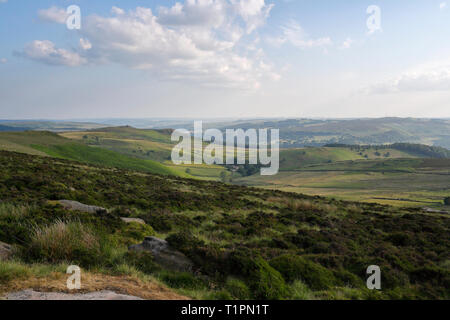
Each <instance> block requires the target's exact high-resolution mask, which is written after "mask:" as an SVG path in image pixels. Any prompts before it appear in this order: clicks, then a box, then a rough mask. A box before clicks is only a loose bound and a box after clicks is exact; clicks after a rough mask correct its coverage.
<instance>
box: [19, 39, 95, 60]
mask: <svg viewBox="0 0 450 320" xmlns="http://www.w3.org/2000/svg"><path fill="white" fill-rule="evenodd" d="M18 54H19V55H20V56H23V57H26V58H28V59H31V60H34V61H38V62H42V63H45V64H48V65H64V66H70V67H75V66H80V65H83V64H86V63H87V60H86V59H85V58H83V57H81V56H80V55H79V54H78V53H76V52H73V51H68V50H65V49H58V48H55V45H54V44H53V42H51V41H48V40H43V41H40V40H35V41H33V42H32V43H29V44H28V45H26V46H25V48H24V50H23V51H22V52H20V53H18Z"/></svg>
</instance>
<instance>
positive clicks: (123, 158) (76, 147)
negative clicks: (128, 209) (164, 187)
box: [0, 131, 187, 176]
mask: <svg viewBox="0 0 450 320" xmlns="http://www.w3.org/2000/svg"><path fill="white" fill-rule="evenodd" d="M0 148H2V149H3V150H7V151H16V152H23V153H28V154H35V155H47V156H51V157H55V158H62V159H70V160H77V161H80V162H85V163H90V164H96V165H103V166H109V167H116V168H120V169H130V170H139V171H144V172H149V173H157V174H172V175H182V176H187V175H186V174H182V173H179V172H177V171H174V170H172V169H170V168H168V167H166V166H164V165H163V164H161V163H159V162H156V161H152V160H145V159H139V158H134V157H130V156H127V155H124V154H121V153H118V152H114V151H110V150H106V149H102V148H95V147H91V146H88V145H85V144H83V143H79V142H76V141H73V140H70V139H67V138H64V137H62V136H60V135H58V134H56V133H51V132H46V131H26V132H14V133H10V132H0Z"/></svg>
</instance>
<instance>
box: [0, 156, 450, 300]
mask: <svg viewBox="0 0 450 320" xmlns="http://www.w3.org/2000/svg"><path fill="white" fill-rule="evenodd" d="M0 197H1V199H2V204H1V205H0V241H3V242H7V243H10V244H14V245H16V246H17V250H16V259H22V260H23V261H25V262H27V263H38V262H39V263H46V264H48V263H54V264H59V263H62V262H64V263H74V264H79V265H81V266H82V267H83V268H85V269H89V270H102V272H104V273H109V274H116V275H117V274H122V275H125V274H130V273H132V272H134V273H139V274H147V275H152V276H153V277H156V278H158V279H160V280H161V281H163V282H165V283H166V284H168V285H169V286H171V287H173V288H176V289H177V290H179V292H183V293H185V294H188V295H190V296H192V297H203V298H205V297H208V298H219V299H233V298H257V299H294V298H328V299H334V298H341V299H345V298H347V299H349V298H351V299H369V298H374V299H383V298H399V299H400V298H403V299H404V298H408V299H418V298H422V299H427V298H438V299H439V298H440V299H448V298H450V295H449V294H450V293H449V289H448V288H450V270H449V260H450V257H449V252H450V239H449V238H448V233H449V231H450V219H449V217H448V216H445V215H440V214H430V213H423V212H422V211H421V210H419V209H414V208H410V209H400V208H394V207H390V206H382V205H377V204H364V203H351V202H345V201H338V200H333V199H325V198H320V197H310V196H304V195H300V194H293V193H283V192H280V191H270V190H262V189H254V188H246V187H239V186H232V185H225V184H221V183H217V182H207V181H199V180H187V179H182V178H178V177H163V176H159V175H151V174H142V173H137V172H132V171H127V170H120V169H108V168H105V167H95V166H90V167H87V166H86V165H84V164H80V163H77V162H73V161H67V160H60V159H58V160H55V159H52V158H49V157H39V156H30V155H25V154H18V153H11V152H0ZM58 199H72V200H77V201H81V202H83V203H87V204H91V205H100V206H103V207H106V208H110V209H111V210H110V212H109V213H106V212H105V213H101V214H100V213H97V214H86V213H80V212H73V211H67V210H65V209H64V208H62V207H60V206H58V205H55V204H54V202H51V201H49V200H58ZM119 217H136V218H141V219H143V220H145V221H146V222H147V224H148V226H149V227H151V229H149V230H141V231H137V232H127V231H126V228H127V225H126V224H125V223H124V222H122V220H121V219H120V218H119ZM74 230H75V231H76V230H78V231H80V232H81V233H82V234H83V237H80V239H79V241H77V242H75V246H74V247H71V246H70V245H69V247H68V248H67V250H60V249H61V247H60V246H59V244H60V245H61V246H64V247H67V246H68V245H67V243H68V242H67V241H66V240H64V239H67V238H70V237H71V234H72V232H74ZM153 230H154V231H153ZM78 231H77V232H78ZM154 232H156V235H157V236H158V237H162V238H166V239H167V241H169V243H170V244H171V245H172V246H173V247H175V248H176V249H178V250H180V251H181V252H183V253H185V254H186V255H187V256H188V257H189V258H191V259H192V261H193V262H194V263H195V266H196V271H197V273H196V275H194V274H190V273H176V272H170V271H167V270H163V269H161V267H159V266H158V265H156V264H155V263H154V261H153V260H152V257H151V256H149V255H133V254H131V255H130V253H128V252H127V250H126V246H127V245H128V244H132V243H138V242H140V241H141V240H142V237H143V236H145V235H149V234H154ZM55 234H56V235H57V237H58V238H59V239H63V240H62V241H58V242H57V243H53V242H52V241H51V239H52V238H54V236H53V235H55ZM69 243H70V242H69ZM66 251H67V252H69V253H70V256H68V255H65V254H64V252H66ZM67 260H71V261H70V262H69V261H67ZM372 264H375V265H379V266H380V267H381V270H382V288H383V289H382V290H381V291H369V290H368V289H366V288H365V279H366V277H367V275H366V273H365V271H366V268H367V267H368V266H369V265H372ZM131 270H133V271H131ZM0 274H1V273H0ZM10 281H12V280H11V277H8V276H6V277H5V278H4V279H2V278H0V285H7V283H9V282H10Z"/></svg>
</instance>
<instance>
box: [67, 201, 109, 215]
mask: <svg viewBox="0 0 450 320" xmlns="http://www.w3.org/2000/svg"><path fill="white" fill-rule="evenodd" d="M58 203H59V204H60V205H62V206H63V207H64V208H65V209H67V210H73V211H81V212H86V213H101V212H108V210H106V209H105V208H102V207H97V206H89V205H87V204H83V203H81V202H78V201H73V200H59V201H58Z"/></svg>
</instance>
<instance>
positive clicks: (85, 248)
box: [24, 220, 102, 266]
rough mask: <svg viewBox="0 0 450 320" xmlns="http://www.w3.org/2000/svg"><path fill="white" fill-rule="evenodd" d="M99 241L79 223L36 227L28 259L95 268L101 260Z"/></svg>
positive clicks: (25, 255) (58, 223) (27, 252)
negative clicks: (65, 262) (64, 262)
mask: <svg viewBox="0 0 450 320" xmlns="http://www.w3.org/2000/svg"><path fill="white" fill-rule="evenodd" d="M101 256H102V252H101V248H100V241H99V238H98V237H97V236H96V235H94V233H93V232H92V231H91V230H90V229H89V228H87V227H86V226H84V225H82V224H81V223H79V222H67V223H66V222H63V221H61V220H59V221H57V222H55V223H54V224H52V225H49V226H46V227H35V229H34V230H33V232H32V234H31V243H30V244H29V246H28V247H27V248H26V249H25V252H24V258H25V259H28V260H34V261H43V262H49V263H58V262H63V261H67V262H74V263H75V262H76V263H79V264H80V265H82V266H92V265H94V264H96V262H98V261H99V260H101V258H100V257H101Z"/></svg>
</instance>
